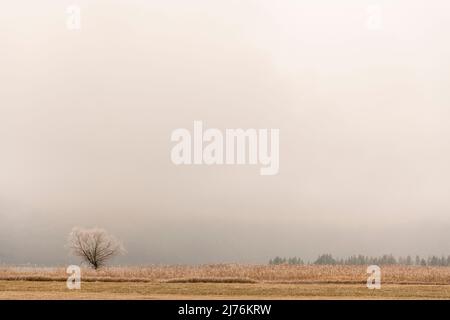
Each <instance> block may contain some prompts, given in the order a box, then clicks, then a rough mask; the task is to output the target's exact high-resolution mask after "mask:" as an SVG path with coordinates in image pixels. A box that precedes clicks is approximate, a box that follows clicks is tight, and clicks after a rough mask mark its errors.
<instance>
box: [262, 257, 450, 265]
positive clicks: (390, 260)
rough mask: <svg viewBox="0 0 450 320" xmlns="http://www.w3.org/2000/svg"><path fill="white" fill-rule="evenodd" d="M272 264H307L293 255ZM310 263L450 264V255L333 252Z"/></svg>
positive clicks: (271, 260)
mask: <svg viewBox="0 0 450 320" xmlns="http://www.w3.org/2000/svg"><path fill="white" fill-rule="evenodd" d="M269 264H270V265H278V264H290V265H303V264H305V263H304V261H303V260H302V259H301V258H298V257H291V258H282V257H275V258H273V259H270V261H269ZM308 264H316V265H371V264H374V265H393V264H397V265H405V266H450V256H447V257H444V256H441V257H437V256H430V257H428V258H426V259H425V258H422V257H420V256H415V257H414V258H413V257H411V256H406V257H398V258H395V257H394V256H393V255H392V254H385V255H382V256H380V257H368V256H364V255H361V254H360V255H354V256H350V257H347V258H333V256H332V255H331V254H322V255H320V256H319V257H318V258H317V259H316V260H315V261H314V262H312V263H311V262H308Z"/></svg>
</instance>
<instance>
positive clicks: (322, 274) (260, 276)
mask: <svg viewBox="0 0 450 320" xmlns="http://www.w3.org/2000/svg"><path fill="white" fill-rule="evenodd" d="M366 268H367V266H317V265H304V266H295V265H277V266H268V265H238V264H215V265H199V266H176V265H171V266H142V267H137V266H132V267H108V268H104V269H101V270H98V271H95V270H92V269H89V268H83V269H82V280H83V281H104V282H172V283H174V282H223V283H255V282H273V283H343V284H344V283H364V282H366V281H367V274H366ZM381 272H382V283H384V284H388V283H392V284H444V285H447V284H450V267H419V266H382V267H381ZM67 276H68V275H67V274H66V272H65V268H63V267H58V268H41V267H6V266H4V267H1V266H0V280H28V281H66V279H67Z"/></svg>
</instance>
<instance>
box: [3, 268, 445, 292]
mask: <svg viewBox="0 0 450 320" xmlns="http://www.w3.org/2000/svg"><path fill="white" fill-rule="evenodd" d="M381 271H382V279H381V281H382V287H381V289H380V290H369V289H367V287H366V281H367V276H368V275H367V274H366V266H315V265H305V266H291V265H278V266H268V265H237V264H224V265H201V266H147V267H109V268H104V269H102V270H99V271H95V270H92V269H87V268H86V269H82V288H81V290H68V289H67V287H66V279H67V276H68V275H67V274H66V273H65V269H64V268H28V267H26V268H25V267H0V299H450V267H418V266H409V267H407V266H382V268H381Z"/></svg>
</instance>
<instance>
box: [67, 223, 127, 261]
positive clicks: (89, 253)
mask: <svg viewBox="0 0 450 320" xmlns="http://www.w3.org/2000/svg"><path fill="white" fill-rule="evenodd" d="M68 246H69V248H70V249H71V251H72V253H73V254H74V255H76V256H78V257H81V258H82V259H83V260H84V261H85V262H87V263H88V264H89V265H91V266H92V267H93V268H94V269H98V268H100V267H102V266H104V265H105V264H106V262H107V261H108V260H109V259H111V258H113V257H114V256H117V255H120V254H123V253H125V249H124V247H123V245H122V243H121V242H120V241H119V240H117V239H116V238H115V237H114V236H112V235H110V234H108V233H107V232H106V230H104V229H98V228H94V229H83V228H78V227H75V228H73V229H72V231H71V232H70V234H69V240H68Z"/></svg>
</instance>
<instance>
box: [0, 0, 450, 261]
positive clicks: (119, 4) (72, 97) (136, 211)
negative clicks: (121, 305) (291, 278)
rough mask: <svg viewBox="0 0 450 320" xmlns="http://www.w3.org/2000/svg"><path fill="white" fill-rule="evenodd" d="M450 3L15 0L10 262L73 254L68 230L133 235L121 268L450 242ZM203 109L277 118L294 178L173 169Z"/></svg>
mask: <svg viewBox="0 0 450 320" xmlns="http://www.w3.org/2000/svg"><path fill="white" fill-rule="evenodd" d="M69 4H77V5H79V7H80V8H81V30H78V31H73V30H68V29H67V27H66V19H67V15H66V7H67V6H68V5H69ZM374 7H375V8H379V9H380V10H381V11H380V13H381V16H376V17H374V16H373V15H372V16H370V15H371V14H373V8H374ZM368 8H372V9H368ZM449 13H450V2H449V1H447V0H433V1H431V2H430V1H425V0H408V1H407V0H397V1H375V0H371V1H368V0H343V1H335V0H334V1H332V0H327V1H326V0H321V1H317V0H316V1H312V0H310V1H306V0H303V1H301V0H296V1H294V0H291V1H287V0H286V1H269V0H252V1H251V0H242V1H218V0H213V1H212V0H203V1H199V0H193V1H181V0H179V1H174V0H169V1H162V0H154V1H144V0H141V1H138V0H134V1H130V0H128V1H125V0H123V1H119V0H108V1H98V0H94V1H93V0H89V1H87V0H78V1H70V2H69V1H56V0H54V1H50V0H42V1H24V0H16V1H10V2H8V3H3V4H2V10H1V11H0V263H27V262H28V263H38V264H47V265H51V264H62V263H67V262H69V261H72V260H73V259H72V258H70V257H69V256H68V254H67V250H66V249H65V248H64V245H65V241H66V237H67V235H68V233H69V231H70V229H71V228H72V227H73V226H85V227H94V226H98V227H103V228H106V229H107V230H108V231H110V232H111V233H113V234H115V235H117V236H118V237H120V238H121V239H122V240H123V242H124V245H125V247H126V248H127V250H128V254H127V255H126V256H124V257H122V258H120V259H119V260H117V262H120V263H124V264H134V263H139V264H145V263H214V262H251V263H265V262H267V261H268V259H269V258H271V257H273V256H276V255H281V256H294V255H295V256H301V257H303V258H304V259H306V260H307V259H314V258H315V257H316V256H317V255H318V254H320V253H324V252H330V253H333V254H334V255H337V256H342V255H350V254H356V253H362V254H368V255H377V254H382V253H393V254H395V255H406V254H422V255H428V254H450V233H449V232H448V230H449V227H450V196H449V193H450V90H449V87H450V59H449V57H450V42H449V41H448V38H449V33H450V20H449V19H448V16H449ZM378 18H379V20H378V22H379V25H378V27H377V28H371V27H370V21H373V20H371V19H378ZM194 120H201V121H203V122H204V124H205V126H206V127H207V128H219V129H221V130H225V129H226V128H256V129H258V128H277V129H280V169H279V174H278V175H276V176H261V175H260V174H259V168H260V166H259V165H257V166H250V165H244V166H175V165H174V164H173V163H172V162H171V160H170V151H171V148H172V146H173V143H172V142H171V141H170V134H171V132H172V130H174V129H176V128H188V129H190V130H192V126H193V121H194Z"/></svg>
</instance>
